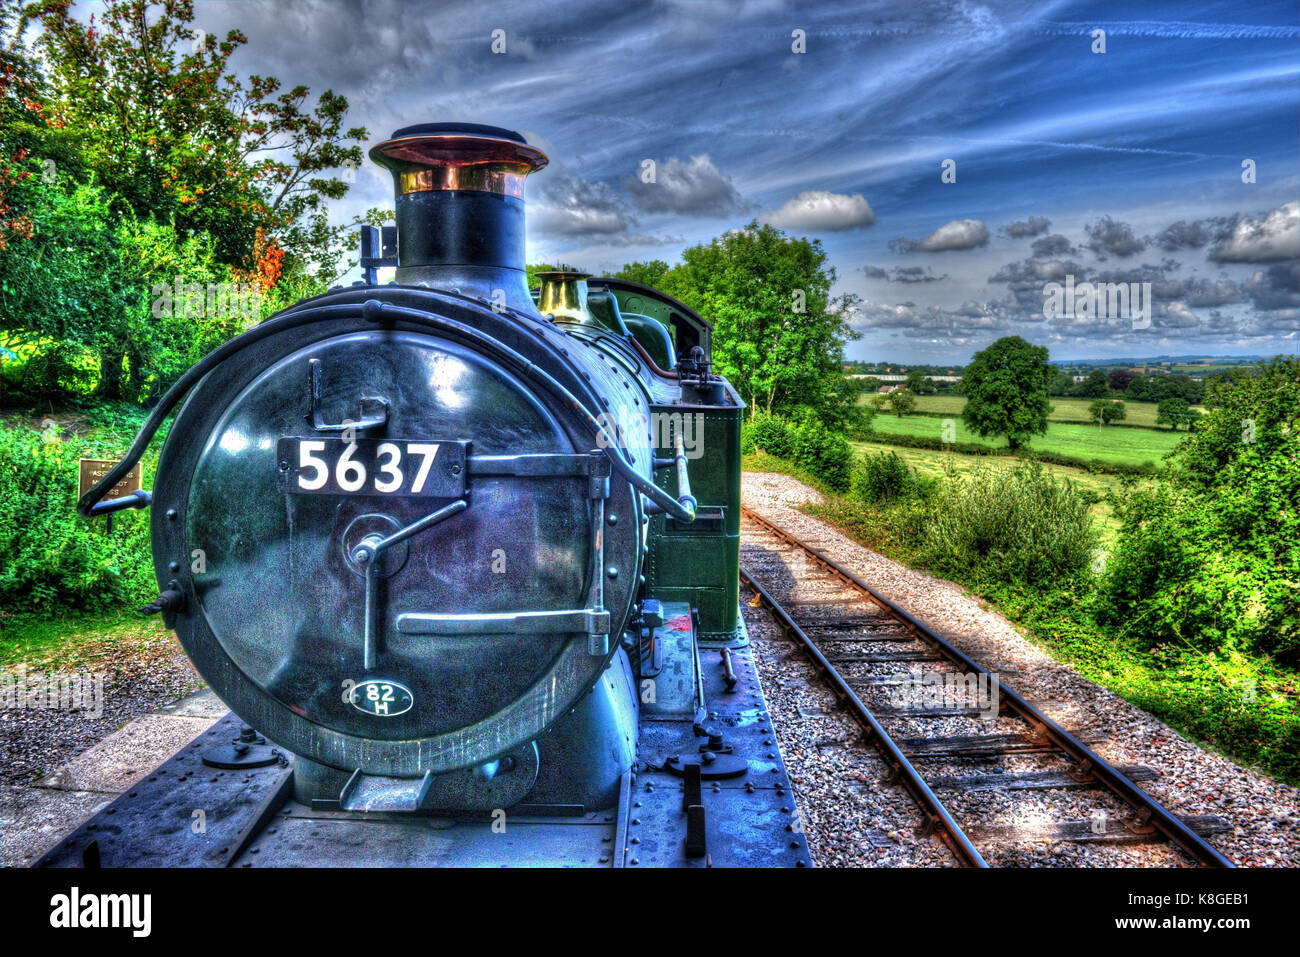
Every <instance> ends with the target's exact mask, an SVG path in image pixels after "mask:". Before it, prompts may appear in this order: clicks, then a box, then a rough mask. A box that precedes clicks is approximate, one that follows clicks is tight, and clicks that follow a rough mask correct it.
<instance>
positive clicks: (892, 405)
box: [885, 388, 916, 419]
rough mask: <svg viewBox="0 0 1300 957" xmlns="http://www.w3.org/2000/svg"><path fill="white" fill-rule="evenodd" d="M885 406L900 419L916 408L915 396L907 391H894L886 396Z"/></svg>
mask: <svg viewBox="0 0 1300 957" xmlns="http://www.w3.org/2000/svg"><path fill="white" fill-rule="evenodd" d="M885 404H886V405H887V406H889V411H890V412H892V413H894V415H896V416H898V417H899V418H900V419H901V418H902V417H903V416H905V415H906V414H907V413H909V412H911V411H912V410H913V409H915V408H916V396H915V395H914V394H913V393H912V392H911V391H910V390H909V389H906V388H904V389H895V390H894V391H893V392H890V393H888V394H886V396H885Z"/></svg>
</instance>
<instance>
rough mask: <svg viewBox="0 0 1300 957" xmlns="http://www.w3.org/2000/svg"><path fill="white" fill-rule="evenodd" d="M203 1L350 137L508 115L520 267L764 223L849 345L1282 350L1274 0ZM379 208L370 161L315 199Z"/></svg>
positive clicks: (659, 246) (938, 356) (1282, 236)
mask: <svg viewBox="0 0 1300 957" xmlns="http://www.w3.org/2000/svg"><path fill="white" fill-rule="evenodd" d="M195 7H196V20H197V23H198V25H199V26H202V27H204V28H205V29H208V30H210V31H212V32H218V33H221V32H224V31H225V30H226V29H228V28H230V27H232V26H237V27H239V28H240V29H242V30H243V31H244V32H245V33H246V34H247V35H248V37H249V41H250V42H249V44H248V45H247V46H246V47H245V48H244V49H243V50H242V51H241V52H240V53H239V54H238V55H237V58H236V60H235V61H234V62H233V65H234V66H235V67H236V68H238V69H240V70H241V71H243V72H260V73H269V74H272V75H275V76H279V77H280V78H281V79H282V80H284V81H285V82H286V83H306V84H309V85H310V86H311V87H312V88H313V89H314V90H323V89H325V88H327V87H329V88H333V89H334V90H336V91H338V92H341V93H343V94H345V95H346V96H347V97H348V99H349V101H350V103H351V111H350V115H349V121H350V122H352V123H355V124H358V125H364V126H366V127H367V128H368V129H369V131H370V133H371V143H374V142H378V141H379V140H381V139H383V138H384V137H385V136H386V135H387V134H388V133H389V132H391V130H393V129H395V128H397V127H399V126H402V125H406V124H409V123H414V122H420V121H426V120H467V121H476V122H482V123H491V124H495V125H499V126H506V127H510V128H513V129H517V130H520V131H522V132H524V133H525V135H526V136H528V138H529V140H530V141H531V142H534V143H535V144H537V145H539V146H541V147H542V148H543V149H545V150H546V151H547V152H548V153H549V154H550V156H551V165H550V167H549V168H548V169H547V170H545V171H543V172H541V173H539V174H537V175H536V176H535V177H534V178H533V179H532V180H531V181H530V184H529V191H528V200H529V217H530V219H529V224H530V238H529V256H530V259H531V260H532V261H553V260H556V259H563V260H565V261H569V262H573V263H576V264H578V265H580V266H582V267H583V268H586V269H588V270H590V271H593V272H602V271H608V270H612V269H615V268H617V267H618V266H619V265H621V264H622V263H624V262H628V261H631V260H637V259H650V258H657V259H664V260H667V261H669V262H673V261H675V260H676V258H677V256H678V254H679V253H680V251H681V250H682V248H684V247H685V246H687V245H691V244H694V243H697V242H702V241H707V240H709V239H710V238H712V237H714V236H718V235H720V234H722V233H723V232H725V231H726V230H728V229H732V228H735V227H737V226H740V225H743V224H744V223H745V222H747V221H748V220H749V219H751V218H758V219H759V220H761V221H767V222H773V223H775V224H777V225H780V226H781V227H783V228H785V229H787V230H788V231H790V232H791V233H793V234H796V235H807V236H815V237H818V238H820V239H821V240H822V242H823V244H824V245H825V248H826V250H827V252H828V253H829V257H830V262H831V263H832V264H833V265H834V266H835V268H836V270H837V273H838V282H837V289H838V291H842V292H851V293H855V294H856V295H858V296H860V297H861V298H862V303H861V305H860V306H859V308H858V309H857V311H856V312H855V314H854V316H853V322H854V325H855V327H856V328H858V329H859V331H860V332H861V333H862V339H861V340H859V341H858V342H856V343H854V344H853V345H852V346H851V347H850V350H849V354H850V356H852V357H855V358H868V359H878V358H889V359H893V360H901V361H912V362H916V361H934V362H960V361H964V360H965V359H967V358H968V357H969V356H970V354H971V352H972V351H974V350H975V349H978V348H981V347H982V346H984V345H987V344H988V343H989V342H991V341H992V340H993V339H995V338H997V337H998V336H999V335H1007V334H1018V335H1023V336H1025V338H1027V339H1030V340H1031V341H1033V342H1036V343H1040V344H1044V345H1047V346H1049V348H1050V349H1051V353H1052V356H1053V358H1058V359H1060V358H1071V357H1098V356H1136V355H1153V354H1162V353H1164V354H1187V353H1213V354H1240V355H1244V354H1257V353H1264V354H1272V353H1278V352H1290V353H1294V352H1295V351H1296V342H1297V340H1296V333H1297V325H1298V324H1300V319H1298V318H1297V307H1300V220H1298V218H1297V207H1298V203H1297V199H1298V197H1300V133H1298V123H1300V56H1298V54H1300V16H1298V14H1300V10H1298V9H1297V5H1296V4H1295V3H1287V4H1272V3H1256V4H1239V3H1238V4H1227V3H1179V4H1174V3H1170V4H1149V5H1144V4H1135V3H1116V4H1104V3H1100V4H1099V3H1089V4H1079V3H988V4H975V3H956V4H936V5H928V4H927V5H921V4H912V3H854V4H835V3H825V4H815V5H812V4H794V3H783V2H779V0H754V2H720V0H717V2H715V0H698V2H685V0H682V2H658V3H647V4H636V5H634V4H627V3H593V2H566V3H547V2H539V0H529V2H526V3H485V2H482V0H477V2H475V0H469V2H460V0H453V2H448V3H417V2H401V0H366V2H344V0H338V2H330V0H311V2H309V0H274V2H271V0H198V2H197V3H196V4H195ZM86 9H87V11H90V12H93V10H94V9H95V5H94V4H90V5H86ZM1097 29H1102V30H1104V31H1105V33H1106V37H1105V43H1106V52H1105V53H1096V52H1093V49H1092V48H1093V46H1094V44H1095V40H1094V38H1093V36H1092V31H1094V30H1097ZM494 30H504V31H505V43H506V52H505V53H504V54H494V53H493V52H492V49H491V46H492V34H493V31H494ZM796 30H801V31H804V35H805V38H806V52H803V53H796V52H794V51H793V49H792V45H793V44H794V43H795V40H794V38H792V34H793V33H794V31H796ZM646 159H653V160H654V161H655V163H656V182H655V183H654V184H652V185H644V184H641V183H640V182H639V181H638V179H637V174H638V172H639V170H640V169H641V164H642V161H643V160H646ZM946 159H951V160H954V161H955V163H956V182H955V183H943V182H941V181H940V172H941V164H942V163H943V161H944V160H946ZM1244 159H1251V160H1254V162H1255V168H1256V174H1255V179H1256V181H1255V182H1254V183H1249V184H1248V183H1243V182H1242V166H1241V164H1242V161H1243V160H1244ZM387 204H391V183H390V181H389V179H388V176H387V174H386V173H383V172H382V171H381V170H379V169H377V168H375V167H373V166H371V165H370V164H367V165H366V167H364V168H363V169H362V170H360V171H358V172H357V181H356V185H355V187H354V189H353V191H352V193H351V194H350V195H349V196H348V198H347V199H345V200H344V201H342V202H341V203H339V204H338V205H337V209H338V213H339V215H340V217H342V216H345V215H348V214H350V213H353V212H356V211H359V210H362V209H364V208H366V207H369V206H373V205H387ZM1067 274H1069V275H1073V276H1075V278H1076V282H1083V281H1124V282H1141V281H1147V282H1151V283H1152V288H1153V295H1154V300H1155V306H1154V315H1153V317H1152V322H1151V323H1150V328H1146V329H1141V328H1134V326H1135V325H1141V324H1140V323H1137V324H1135V323H1133V322H1132V321H1126V320H1121V319H1110V318H1107V319H1099V318H1083V317H1062V318H1057V319H1045V318H1044V316H1043V310H1042V301H1043V292H1042V287H1043V284H1044V283H1046V282H1049V281H1053V280H1060V279H1063V277H1064V276H1065V275H1067Z"/></svg>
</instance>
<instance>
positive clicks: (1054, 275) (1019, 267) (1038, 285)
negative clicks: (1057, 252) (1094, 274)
mask: <svg viewBox="0 0 1300 957" xmlns="http://www.w3.org/2000/svg"><path fill="white" fill-rule="evenodd" d="M1066 276H1074V280H1075V282H1084V281H1086V280H1087V279H1088V276H1089V272H1088V271H1087V270H1085V269H1084V268H1083V267H1082V266H1080V265H1079V264H1078V263H1077V262H1074V261H1073V260H1068V259H1047V260H1040V259H1022V260H1019V261H1017V262H1010V263H1007V264H1006V265H1005V266H1003V267H1002V268H1001V269H999V270H998V271H997V272H996V273H994V274H993V275H992V276H990V277H989V278H988V281H989V282H990V283H1005V284H1006V286H1007V289H1008V291H1009V292H1010V293H1011V296H1012V298H1013V299H1014V300H1015V302H1016V304H1017V306H1018V307H1019V308H1020V309H1021V310H1022V311H1023V312H1025V313H1026V314H1028V315H1030V316H1032V315H1035V314H1037V316H1038V317H1039V318H1042V312H1043V295H1044V294H1043V287H1044V286H1045V285H1046V284H1047V283H1049V282H1065V278H1066Z"/></svg>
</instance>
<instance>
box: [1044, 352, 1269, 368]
mask: <svg viewBox="0 0 1300 957" xmlns="http://www.w3.org/2000/svg"><path fill="white" fill-rule="evenodd" d="M1271 358H1273V357H1272V356H1269V355H1255V356H1215V355H1182V356H1108V357H1106V358H1096V359H1052V360H1051V364H1052V365H1054V366H1114V365H1156V364H1158V363H1161V362H1176V363H1204V364H1206V365H1216V366H1240V365H1250V364H1251V363H1254V362H1266V361H1268V360H1269V359H1271Z"/></svg>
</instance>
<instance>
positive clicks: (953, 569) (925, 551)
mask: <svg viewBox="0 0 1300 957" xmlns="http://www.w3.org/2000/svg"><path fill="white" fill-rule="evenodd" d="M925 518H926V520H925V522H924V524H923V525H922V528H921V535H922V540H921V542H920V544H919V552H920V554H921V557H922V560H923V561H924V562H925V563H926V564H928V565H929V566H930V567H932V568H934V569H936V570H939V571H942V572H945V573H948V574H954V575H959V576H962V577H966V578H970V579H973V580H977V581H980V580H982V581H1006V580H1014V581H1023V582H1028V583H1033V584H1035V585H1039V586H1044V585H1048V584H1050V583H1051V582H1059V581H1066V580H1069V579H1072V578H1075V577H1077V576H1079V575H1081V574H1082V573H1083V571H1084V570H1085V569H1086V568H1087V567H1088V564H1089V560H1090V558H1091V555H1092V550H1093V546H1094V544H1095V541H1096V532H1095V530H1094V528H1093V523H1092V518H1091V517H1090V516H1089V515H1088V502H1087V500H1086V499H1085V498H1084V496H1082V495H1081V494H1080V493H1079V490H1078V489H1077V488H1075V486H1074V483H1072V482H1070V481H1069V480H1068V479H1058V478H1056V477H1055V476H1053V475H1051V474H1050V473H1048V472H1046V471H1045V470H1044V469H1043V468H1042V466H1040V465H1038V464H1037V463H1033V462H1026V463H1023V464H1020V465H1017V466H1016V467H1015V468H1014V469H985V468H980V469H975V470H973V471H971V472H968V473H966V474H965V475H962V476H956V475H953V476H951V477H950V478H949V479H948V480H947V481H945V482H943V483H941V484H939V485H937V486H936V487H935V488H934V489H933V490H932V492H931V494H930V499H929V503H928V507H927V508H926V516H925Z"/></svg>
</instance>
